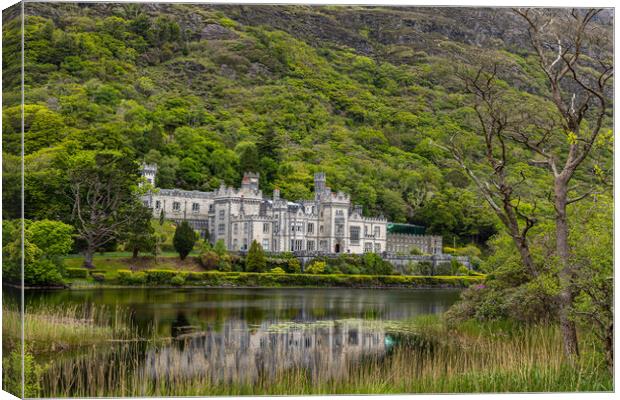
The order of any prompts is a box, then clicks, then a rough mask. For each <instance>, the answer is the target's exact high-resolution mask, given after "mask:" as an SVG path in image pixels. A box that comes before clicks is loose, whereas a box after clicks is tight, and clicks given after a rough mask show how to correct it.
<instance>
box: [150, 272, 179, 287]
mask: <svg viewBox="0 0 620 400" xmlns="http://www.w3.org/2000/svg"><path fill="white" fill-rule="evenodd" d="M144 273H145V274H146V283H149V284H155V285H165V284H170V280H171V279H172V278H174V276H175V275H177V274H178V273H179V271H174V270H168V269H149V270H146V271H144Z"/></svg>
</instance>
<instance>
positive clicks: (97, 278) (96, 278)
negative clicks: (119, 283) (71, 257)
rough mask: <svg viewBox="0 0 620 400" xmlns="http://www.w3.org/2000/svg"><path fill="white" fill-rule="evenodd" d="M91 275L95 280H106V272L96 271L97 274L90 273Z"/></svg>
mask: <svg viewBox="0 0 620 400" xmlns="http://www.w3.org/2000/svg"><path fill="white" fill-rule="evenodd" d="M90 276H92V277H93V279H94V281H95V282H100V283H101V282H104V281H105V275H104V274H99V273H95V274H90Z"/></svg>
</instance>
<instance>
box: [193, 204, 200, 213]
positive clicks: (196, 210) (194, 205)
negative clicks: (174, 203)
mask: <svg viewBox="0 0 620 400" xmlns="http://www.w3.org/2000/svg"><path fill="white" fill-rule="evenodd" d="M192 211H193V212H199V211H200V204H198V203H192Z"/></svg>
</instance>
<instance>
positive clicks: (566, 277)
mask: <svg viewBox="0 0 620 400" xmlns="http://www.w3.org/2000/svg"><path fill="white" fill-rule="evenodd" d="M567 196H568V180H567V179H566V178H565V177H564V176H563V175H561V176H559V177H557V178H556V179H555V212H556V217H555V236H556V251H557V254H558V258H559V260H560V273H559V275H558V277H559V281H560V294H559V296H558V302H559V306H560V328H561V330H562V339H563V341H564V354H565V355H566V356H567V357H568V359H569V360H570V361H573V360H574V359H575V358H576V357H578V356H579V345H578V343H577V328H576V326H575V321H574V320H573V318H572V315H571V311H572V309H573V301H574V300H575V292H574V288H573V282H572V281H573V271H572V267H571V263H570V259H569V258H570V249H569V243H568V221H567V219H566V206H567V202H568V198H567Z"/></svg>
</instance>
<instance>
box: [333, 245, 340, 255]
mask: <svg viewBox="0 0 620 400" xmlns="http://www.w3.org/2000/svg"><path fill="white" fill-rule="evenodd" d="M334 252H335V253H340V243H336V246H334Z"/></svg>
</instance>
